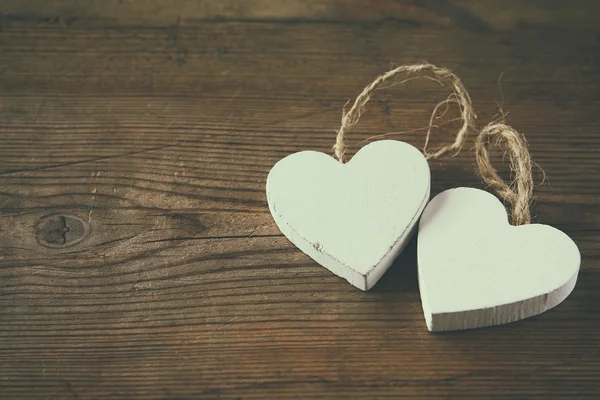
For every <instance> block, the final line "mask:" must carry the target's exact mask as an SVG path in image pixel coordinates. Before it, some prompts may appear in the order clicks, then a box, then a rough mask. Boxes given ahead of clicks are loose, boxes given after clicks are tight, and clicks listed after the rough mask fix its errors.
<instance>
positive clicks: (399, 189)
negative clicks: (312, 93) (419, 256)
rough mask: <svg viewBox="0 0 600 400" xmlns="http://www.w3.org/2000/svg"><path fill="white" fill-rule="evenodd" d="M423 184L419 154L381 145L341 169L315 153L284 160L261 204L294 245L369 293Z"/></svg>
mask: <svg viewBox="0 0 600 400" xmlns="http://www.w3.org/2000/svg"><path fill="white" fill-rule="evenodd" d="M429 187H430V173H429V165H428V164H427V161H426V160H425V158H424V157H423V155H422V154H421V152H420V151H419V150H417V149H416V148H414V147H413V146H411V145H409V144H407V143H404V142H399V141H395V140H381V141H377V142H373V143H371V144H369V145H367V146H365V147H363V148H362V149H361V150H360V151H359V152H358V153H356V155H355V156H354V157H353V158H352V159H351V160H350V162H348V163H346V164H342V163H340V162H339V161H337V160H335V159H334V158H332V157H330V156H328V155H326V154H324V153H319V152H315V151H303V152H300V153H295V154H292V155H290V156H287V157H285V158H284V159H282V160H280V161H279V162H278V163H277V164H275V166H274V167H273V168H272V169H271V172H270V173H269V176H268V178H267V200H268V203H269V209H270V210H271V214H272V215H273V218H274V220H275V222H276V223H277V226H278V227H279V229H280V230H281V232H282V233H283V234H284V235H285V236H286V237H287V238H288V239H289V240H290V241H291V242H292V243H293V244H295V245H296V246H297V247H298V248H299V249H300V250H302V251H303V252H304V253H306V254H308V255H309V256H310V257H311V258H312V259H313V260H315V261H316V262H318V263H319V264H321V265H322V266H324V267H325V268H327V269H328V270H330V271H331V272H333V273H334V274H336V275H338V276H341V277H342V278H344V279H346V280H347V281H348V282H350V283H351V284H352V285H354V286H356V287H357V288H359V289H362V290H369V289H370V288H371V287H372V286H373V285H374V284H375V283H376V282H377V281H378V280H379V278H380V277H381V276H382V275H383V273H384V272H385V271H386V270H387V268H388V267H389V266H390V265H391V263H392V261H394V259H395V258H396V256H397V255H398V254H399V253H400V252H401V251H402V249H403V247H404V245H405V244H406V243H407V242H408V240H409V238H410V235H411V233H412V231H413V230H414V229H413V228H414V227H415V226H416V222H417V220H418V218H419V216H420V215H421V212H423V209H424V208H425V205H426V203H427V200H428V199H429Z"/></svg>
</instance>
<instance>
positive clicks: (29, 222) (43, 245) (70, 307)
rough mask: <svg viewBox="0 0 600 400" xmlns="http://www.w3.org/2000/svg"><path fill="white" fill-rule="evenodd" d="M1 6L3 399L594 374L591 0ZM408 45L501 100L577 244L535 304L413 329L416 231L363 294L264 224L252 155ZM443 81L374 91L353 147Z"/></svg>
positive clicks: (555, 384) (261, 161)
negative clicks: (553, 285) (561, 284)
mask: <svg viewBox="0 0 600 400" xmlns="http://www.w3.org/2000/svg"><path fill="white" fill-rule="evenodd" d="M0 11H2V14H1V16H0V24H1V25H0V85H1V86H0V132H1V134H0V216H1V223H0V348H1V349H0V398H2V399H56V400H58V399H112V398H123V399H126V398H139V399H194V398H202V399H204V398H206V399H244V400H245V399H266V398H273V399H284V398H332V399H340V398H364V399H381V398H433V399H437V398H451V399H467V398H503V399H509V398H514V399H533V398H536V399H538V398H539V399H553V398H564V399H579V398H581V399H584V398H587V399H598V398H600V241H599V239H600V235H599V234H600V231H599V226H600V214H599V211H600V206H599V205H598V204H599V201H600V181H599V176H600V175H599V173H600V159H599V157H598V155H599V151H600V117H599V114H598V109H599V106H600V68H599V67H600V3H598V2H596V1H593V0H589V1H583V0H581V1H568V2H567V1H563V2H560V1H542V0H536V1H527V2H522V1H517V0H511V1H505V2H494V1H491V0H489V1H478V0H468V1H467V0H462V1H427V0H413V1H408V0H396V1H392V0H386V1H375V0H370V1H369V0H364V1H359V0H352V1H341V0H337V1H336V0H310V1H304V2H301V1H291V0H287V1H279V2H274V1H267V0H254V1H247V2H241V1H233V0H228V1H217V0H215V1H212V2H196V1H191V0H188V1H184V0H180V1H167V0H164V1H162V0H149V1H147V2H142V1H133V0H106V1H76V0H61V1H53V2H48V1H42V0H30V1H22V0H3V1H2V2H1V3H0ZM421 60H427V61H430V62H432V63H435V64H438V65H442V66H445V67H448V68H451V69H452V70H454V71H455V72H456V73H457V74H458V75H459V76H460V77H461V78H462V79H463V82H464V84H465V86H466V87H467V88H468V89H469V91H470V93H471V95H472V97H473V101H474V105H475V107H476V111H477V112H478V116H479V123H480V124H484V123H486V122H487V121H490V120H491V119H492V118H494V116H495V115H497V113H498V107H497V102H501V101H503V106H504V110H505V111H507V112H508V117H507V118H508V122H509V123H510V124H512V125H513V126H515V127H516V128H517V129H519V130H520V131H521V132H523V133H524V134H525V135H526V136H527V138H528V140H529V143H530V149H531V153H532V156H533V159H534V160H535V161H536V162H537V163H538V164H539V165H540V167H541V168H543V170H544V171H545V173H546V176H547V180H546V182H545V183H544V184H543V185H541V186H539V187H536V191H535V194H536V196H537V200H536V202H535V204H534V205H533V208H532V211H533V215H534V216H535V220H536V221H539V222H543V223H546V224H550V225H554V226H556V227H558V228H559V229H562V230H564V231H565V232H566V233H568V234H569V235H570V236H571V237H572V238H573V239H574V241H575V242H576V243H577V244H578V245H579V247H580V250H581V253H582V259H583V263H582V267H581V273H580V276H579V282H578V284H577V287H576V288H575V291H574V292H573V294H572V295H571V296H570V297H569V298H568V299H567V300H566V301H565V302H564V303H563V304H561V305H560V306H558V307H557V308H556V309H554V310H552V311H550V312H548V313H545V314H543V315H541V316H538V317H535V318H532V319H529V320H526V321H521V322H518V323H515V324H511V325H507V326H502V327H496V328H490V329H481V330H474V331H468V332H458V333H451V334H432V333H429V332H428V331H427V328H426V326H425V321H424V318H423V315H422V310H421V304H420V300H419V292H418V286H417V277H416V260H415V245H414V242H413V244H412V245H411V246H409V249H408V250H407V251H406V253H404V254H403V255H402V256H401V258H400V260H399V261H398V262H397V263H396V264H395V265H393V266H392V267H391V269H390V270H389V271H388V273H387V274H386V275H385V276H384V277H383V278H382V280H381V281H380V282H379V283H378V284H377V285H376V286H375V288H374V289H373V290H372V291H370V292H367V293H363V292H361V291H359V290H357V289H355V288H354V287H352V286H351V285H349V284H348V283H346V282H345V281H343V280H341V279H339V278H337V277H335V276H333V275H332V274H331V273H329V272H328V271H326V270H325V269H324V268H322V267H319V266H318V265H316V264H315V263H314V262H312V261H311V260H310V259H309V258H308V257H307V256H305V255H304V254H302V253H301V252H300V251H298V250H297V249H296V248H295V247H294V246H293V245H291V244H290V243H289V242H288V241H287V240H286V239H285V238H284V237H282V235H281V234H280V233H279V231H278V230H277V228H276V226H275V224H274V222H273V220H272V218H271V216H270V214H269V212H268V208H267V204H266V198H265V190H264V189H265V187H264V186H265V180H266V176H267V173H268V171H269V169H270V167H271V166H272V165H273V164H274V163H275V162H276V161H277V160H278V159H280V158H282V157H284V156H286V155H288V154H290V153H292V152H295V151H299V150H304V149H312V150H318V151H324V152H329V151H330V149H331V146H332V145H333V142H334V135H335V130H336V128H337V127H338V124H339V121H340V116H341V110H342V108H343V106H344V104H345V103H346V102H347V101H348V100H350V99H351V98H353V96H355V95H356V94H358V93H359V91H360V90H361V89H362V88H363V87H364V86H365V85H366V84H367V83H369V82H370V81H371V80H372V79H374V78H375V77H376V76H377V75H378V74H380V73H382V72H384V71H386V70H387V69H389V68H390V67H391V66H393V65H399V64H404V63H411V62H415V61H421ZM501 75H502V80H501V88H502V90H501V91H500V89H499V85H498V81H499V77H500V76H501ZM447 95H448V92H447V91H446V90H445V89H444V88H441V87H439V85H437V84H435V83H433V82H429V81H423V80H421V81H412V82H409V83H408V84H406V85H403V86H396V87H394V88H393V89H391V90H388V91H382V92H380V93H378V97H376V98H374V99H373V100H372V102H371V103H370V107H369V108H368V110H367V112H366V113H365V115H364V116H363V118H362V120H361V122H360V123H359V124H358V125H357V126H356V129H354V131H352V132H351V133H349V135H348V137H349V144H350V145H351V147H352V148H351V152H350V154H352V153H353V152H355V151H356V150H357V149H358V148H360V146H361V145H362V141H363V140H365V139H367V138H369V137H370V136H373V135H377V134H381V133H387V132H395V131H411V132H408V133H405V134H403V135H398V136H395V138H398V139H402V140H405V141H407V142H409V143H412V144H414V145H417V146H421V145H422V143H423V132H422V131H418V130H415V129H418V128H421V127H423V126H425V125H426V124H427V121H428V117H429V113H430V112H431V110H432V108H433V107H434V105H435V104H436V103H437V102H438V101H440V100H442V99H444V98H446V96H447ZM456 116H457V113H456V110H453V111H449V112H448V114H447V118H450V119H451V118H454V117H456ZM446 128H447V131H443V130H442V131H437V132H435V140H434V142H435V143H434V144H436V143H437V144H440V143H442V142H443V141H447V140H448V138H449V137H450V135H451V134H452V133H453V129H455V126H454V125H452V124H450V125H447V126H446ZM471 140H472V138H471ZM470 144H472V141H471V142H470ZM469 147H470V146H467V147H466V150H467V151H464V152H463V153H461V154H460V155H458V156H457V157H456V158H454V159H443V160H440V161H435V162H432V163H431V167H432V174H433V179H432V185H433V186H432V194H433V195H435V194H436V193H439V192H440V191H441V190H444V189H447V188H451V187H456V186H473V187H479V188H483V185H482V183H481V182H480V181H479V180H478V179H477V177H476V176H475V173H474V168H473V158H472V152H470V151H468V150H469ZM496 162H497V163H501V162H502V159H501V157H500V156H499V155H497V157H496ZM503 171H504V173H505V176H507V175H506V168H503ZM536 180H537V182H538V183H540V182H541V180H542V173H541V172H540V171H537V172H536ZM507 251H510V249H507Z"/></svg>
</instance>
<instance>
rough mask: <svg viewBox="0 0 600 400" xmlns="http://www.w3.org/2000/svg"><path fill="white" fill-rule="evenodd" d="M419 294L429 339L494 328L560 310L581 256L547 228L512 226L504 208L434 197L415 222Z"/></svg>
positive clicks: (476, 198)
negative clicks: (434, 335)
mask: <svg viewBox="0 0 600 400" xmlns="http://www.w3.org/2000/svg"><path fill="white" fill-rule="evenodd" d="M417 247H418V250H417V251H418V265H419V267H418V268H419V288H420V291H421V301H422V304H423V311H424V313H425V320H426V322H427V327H428V328H429V330H430V331H447V330H460V329H470V328H478V327H484V326H492V325H499V324H505V323H509V322H513V321H517V320H520V319H523V318H527V317H532V316H534V315H538V314H541V313H543V312H544V311H546V310H549V309H551V308H553V307H555V306H556V305H558V304H560V303H561V302H562V301H563V300H564V299H565V298H567V296H568V295H569V294H570V293H571V291H572V290H573V288H574V287H575V283H576V281H577V275H578V272H579V266H580V263H581V256H580V254H579V250H578V248H577V245H576V244H575V243H574V242H573V241H572V240H571V238H569V237H568V236H567V235H566V234H565V233H563V232H561V231H559V230H558V229H556V228H553V227H551V226H548V225H540V224H531V225H522V226H512V225H509V223H508V219H507V214H506V210H505V208H504V206H503V205H502V203H501V202H500V201H499V200H498V199H497V198H496V197H495V196H493V195H492V194H490V193H488V192H485V191H483V190H479V189H474V188H457V189H451V190H447V191H445V192H442V193H440V194H439V195H437V196H436V197H435V198H434V199H433V200H431V202H429V204H428V205H427V207H426V208H425V211H424V212H423V215H422V217H421V221H420V222H419V236H418V244H417Z"/></svg>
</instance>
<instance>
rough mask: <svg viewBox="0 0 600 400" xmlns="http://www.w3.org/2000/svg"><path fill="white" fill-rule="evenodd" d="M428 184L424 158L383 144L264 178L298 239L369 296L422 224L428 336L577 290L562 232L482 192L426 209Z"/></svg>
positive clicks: (297, 164) (575, 261) (515, 316)
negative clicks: (510, 213) (514, 213)
mask: <svg viewBox="0 0 600 400" xmlns="http://www.w3.org/2000/svg"><path fill="white" fill-rule="evenodd" d="M430 179H431V178H430V171H429V166H428V164H427V161H426V159H425V158H424V157H423V155H422V154H421V152H420V151H419V150H417V149H416V148H414V147H413V146H411V145H409V144H407V143H404V142H400V141H393V140H382V141H377V142H374V143H371V144H369V145H367V146H365V147H364V148H362V149H361V150H360V151H359V152H358V153H357V154H356V155H355V156H354V157H353V158H352V160H351V161H350V162H348V163H346V164H343V163H340V162H338V161H337V160H335V159H334V158H332V157H330V156H328V155H326V154H324V153H319V152H314V151H303V152H300V153H295V154H292V155H290V156H288V157H286V158H284V159H282V160H281V161H279V162H278V163H277V164H276V165H275V166H274V167H273V169H272V170H271V172H270V173H269V176H268V179H267V199H268V203H269V208H270V210H271V213H272V215H273V218H274V220H275V222H276V223H277V226H278V227H279V229H280V230H281V232H282V233H283V234H284V235H285V236H286V237H287V238H288V239H289V240H290V241H291V242H292V243H294V244H295V245H296V246H297V247H298V248H300V250H302V251H303V252H304V253H306V254H307V255H309V256H310V257H311V258H312V259H314V260H315V261H316V262H318V263H319V264H321V265H322V266H324V267H325V268H327V269H329V270H330V271H331V272H333V273H334V274H336V275H338V276H340V277H342V278H344V279H346V280H348V281H349V282H350V283H351V284H352V285H354V286H356V287H357V288H359V289H362V290H368V289H370V288H371V287H372V286H373V285H375V283H376V282H377V281H378V280H379V278H380V277H381V276H382V275H383V273H384V272H385V271H386V270H387V268H388V267H389V266H390V265H391V263H392V262H393V261H394V259H395V258H396V257H397V256H398V254H400V252H401V251H402V249H403V248H404V246H405V245H406V243H407V242H408V240H409V239H410V237H411V235H412V234H413V233H414V231H415V230H416V229H417V228H416V227H417V222H418V221H419V217H420V218H421V219H420V222H419V224H418V240H417V247H418V250H417V254H418V270H419V287H420V292H421V301H422V304H423V312H424V314H425V320H426V322H427V327H428V328H429V330H431V331H443V330H457V329H468V328H477V327H482V326H491V325H498V324H503V323H508V322H512V321H516V320H520V319H523V318H527V317H530V316H534V315H537V314H540V313H542V312H544V311H546V310H548V309H550V308H552V307H554V306H556V305H558V304H559V303H560V302H562V301H563V300H564V299H565V298H566V297H567V296H568V295H569V294H570V293H571V291H572V290H573V288H574V286H575V282H576V280H577V274H578V271H579V265H580V254H579V250H578V249H577V246H576V245H575V243H574V242H573V241H572V240H571V239H570V238H569V237H568V236H567V235H566V234H564V233H563V232H561V231H559V230H557V229H555V228H553V227H551V226H548V225H539V224H531V225H524V226H519V227H515V226H511V225H509V223H508V220H507V215H506V210H505V208H504V206H503V205H502V203H501V202H500V201H499V200H498V199H497V198H496V197H495V196H493V195H491V194H489V193H487V192H485V191H483V190H479V189H473V188H457V189H451V190H447V191H445V192H442V193H440V194H439V195H437V196H436V197H435V198H434V199H433V200H431V201H429V195H430Z"/></svg>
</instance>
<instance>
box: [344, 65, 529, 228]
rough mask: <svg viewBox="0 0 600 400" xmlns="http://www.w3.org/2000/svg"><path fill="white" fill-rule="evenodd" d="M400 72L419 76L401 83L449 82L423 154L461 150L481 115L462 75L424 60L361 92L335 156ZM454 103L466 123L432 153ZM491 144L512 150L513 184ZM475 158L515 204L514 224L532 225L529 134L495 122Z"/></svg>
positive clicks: (490, 181)
mask: <svg viewBox="0 0 600 400" xmlns="http://www.w3.org/2000/svg"><path fill="white" fill-rule="evenodd" d="M427 72H429V73H431V74H433V76H434V77H435V78H431V77H429V76H427V75H421V74H423V73H427ZM399 74H408V75H417V76H416V77H413V78H409V79H406V80H404V81H401V82H397V83H404V82H407V81H409V80H411V79H415V78H418V77H428V78H430V79H433V80H435V81H437V82H439V83H440V84H442V85H444V84H448V83H449V84H450V85H451V86H452V91H453V93H452V94H451V95H450V96H449V97H448V98H447V99H446V100H444V101H442V102H441V103H439V104H438V105H437V106H436V107H435V109H434V110H433V113H432V114H431V118H430V120H429V127H428V130H427V135H426V137H425V145H424V147H423V154H424V155H425V158H427V159H435V158H438V157H440V156H441V155H443V154H444V153H446V152H448V151H451V150H455V151H457V152H458V151H460V149H461V147H462V145H463V143H464V141H465V139H466V136H467V133H468V131H469V130H470V129H473V130H474V128H475V119H476V118H477V116H476V115H475V112H474V111H473V106H472V104H471V97H470V96H469V93H468V92H467V90H466V89H465V87H464V86H463V84H462V82H461V81H460V79H459V78H458V76H456V75H455V74H454V73H452V72H451V71H450V70H448V69H446V68H440V67H436V66H435V65H432V64H429V63H422V64H414V65H402V66H400V67H397V68H394V69H392V70H391V71H388V72H386V73H385V74H383V75H380V76H379V77H378V78H377V79H375V80H374V81H373V82H372V83H371V84H369V85H368V86H367V87H365V88H364V89H363V91H362V93H361V94H359V95H358V97H357V98H356V100H355V101H354V104H353V105H352V108H350V110H349V111H348V112H345V111H344V113H343V115H342V124H341V126H340V129H339V131H338V134H337V138H336V142H335V145H334V146H333V152H334V154H335V157H336V158H337V159H338V160H339V161H340V162H344V153H345V152H346V145H345V143H344V134H345V133H346V131H348V130H349V129H350V128H351V127H352V126H353V125H355V124H356V123H357V122H358V120H359V119H360V116H361V114H362V112H363V111H364V108H365V105H366V104H367V102H368V101H369V100H370V99H371V95H372V94H373V92H374V91H375V90H377V89H385V88H388V87H391V86H393V85H394V83H393V82H392V83H391V84H390V85H388V86H385V87H382V85H383V84H384V83H387V82H390V81H392V79H393V78H395V77H396V76H397V75H399ZM450 103H457V104H458V107H459V108H460V111H461V118H460V119H462V121H463V123H462V126H461V128H460V129H459V131H458V132H457V134H456V138H455V139H454V142H453V143H452V144H447V145H443V146H440V147H439V148H438V149H437V150H435V151H434V152H433V153H429V152H428V151H427V145H428V143H429V136H430V134H431V129H432V127H433V126H434V125H433V120H434V118H435V116H436V114H437V111H438V109H439V108H440V107H441V106H442V105H444V104H446V105H447V104H450ZM503 143H504V145H503ZM490 146H499V147H500V148H502V149H503V150H504V151H508V152H509V153H510V167H511V170H512V172H513V174H514V179H513V182H512V183H511V184H510V185H507V184H506V183H505V182H504V180H502V178H500V175H498V172H497V171H496V170H495V169H494V167H493V166H492V164H491V162H490V157H489V152H488V147H490ZM475 160H476V162H477V169H478V172H479V175H481V178H482V179H483V180H484V182H485V183H487V184H488V185H489V186H490V187H491V188H492V189H494V190H495V191H496V192H497V193H498V195H499V196H500V197H501V198H502V199H503V200H504V201H505V202H507V203H510V204H511V205H512V223H513V224H514V225H524V224H529V223H530V222H531V215H530V212H529V204H530V203H531V201H532V199H533V178H532V174H531V164H532V162H531V157H530V156H529V151H528V150H527V141H526V140H525V137H524V136H523V135H522V134H520V133H519V132H517V131H516V130H515V129H513V128H512V127H510V126H508V125H505V124H504V123H502V122H492V123H490V124H488V125H487V126H486V127H485V128H483V129H482V131H481V132H480V133H479V135H478V136H477V139H476V140H475Z"/></svg>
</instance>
